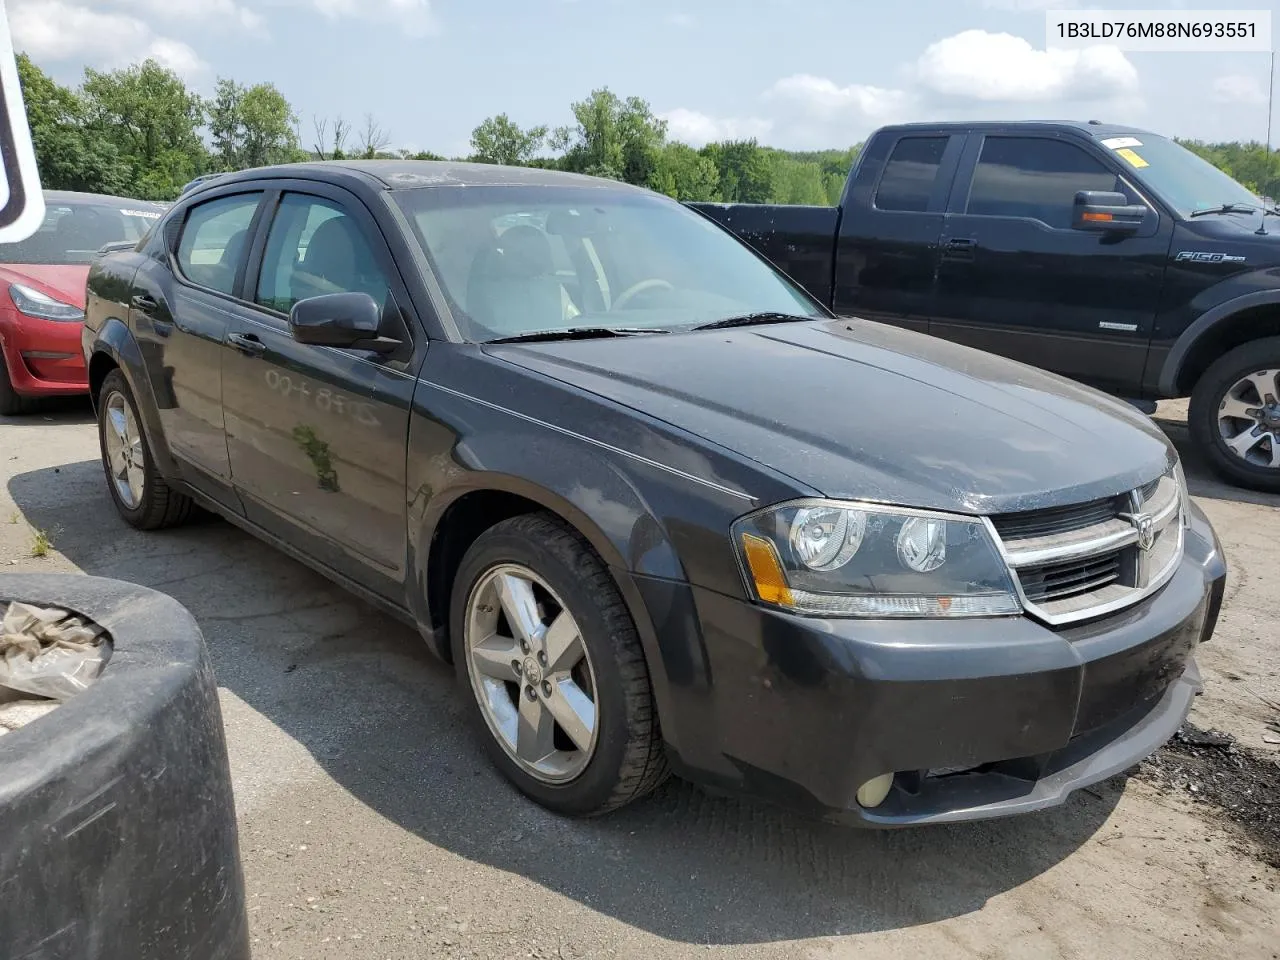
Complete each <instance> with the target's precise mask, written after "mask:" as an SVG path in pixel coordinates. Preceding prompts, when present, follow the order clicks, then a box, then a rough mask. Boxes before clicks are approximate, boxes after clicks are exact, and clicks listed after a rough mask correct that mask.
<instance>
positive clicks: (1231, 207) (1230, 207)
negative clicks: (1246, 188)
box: [1191, 203, 1258, 217]
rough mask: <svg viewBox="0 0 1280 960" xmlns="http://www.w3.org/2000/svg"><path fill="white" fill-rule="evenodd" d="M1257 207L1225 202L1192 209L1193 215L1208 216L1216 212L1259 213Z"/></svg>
mask: <svg viewBox="0 0 1280 960" xmlns="http://www.w3.org/2000/svg"><path fill="white" fill-rule="evenodd" d="M1257 212H1258V208H1257V207H1251V206H1249V205H1248V204H1244V203H1224V204H1221V205H1219V206H1216V207H1205V208H1204V209H1203V210H1192V211H1191V216H1193V217H1207V216H1209V215H1210V214H1215V213H1257Z"/></svg>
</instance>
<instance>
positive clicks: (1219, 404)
mask: <svg viewBox="0 0 1280 960" xmlns="http://www.w3.org/2000/svg"><path fill="white" fill-rule="evenodd" d="M1187 425H1188V427H1189V428H1190V430H1191V436H1192V439H1193V440H1194V441H1195V444H1196V447H1197V449H1199V450H1200V452H1201V453H1203V454H1204V457H1205V459H1206V460H1207V461H1208V463H1209V466H1210V467H1212V468H1213V471H1214V472H1215V473H1216V474H1218V476H1220V477H1222V478H1223V479H1224V480H1226V481H1227V482H1229V483H1233V484H1237V485H1239V486H1242V487H1250V488H1252V489H1254V490H1264V491H1267V492H1268V493H1280V337H1269V338H1267V339H1265V340H1254V341H1252V342H1251V343H1246V344H1242V345H1241V346H1239V347H1236V348H1235V349H1234V350H1231V351H1229V352H1227V353H1225V354H1223V355H1222V356H1221V357H1219V358H1218V359H1217V360H1215V361H1214V362H1213V363H1212V364H1211V365H1210V367H1209V369H1208V370H1206V371H1205V372H1204V375H1203V376H1201V377H1200V381H1199V382H1198V383H1197V384H1196V386H1195V390H1194V391H1193V393H1192V394H1191V406H1190V410H1189V412H1188V416H1187Z"/></svg>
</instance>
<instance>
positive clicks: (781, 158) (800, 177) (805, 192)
mask: <svg viewBox="0 0 1280 960" xmlns="http://www.w3.org/2000/svg"><path fill="white" fill-rule="evenodd" d="M772 162H773V202H774V203H797V204H809V205H812V206H824V205H825V204H826V203H827V188H826V184H825V183H824V182H823V179H822V167H821V165H819V164H817V163H815V162H813V161H812V160H799V159H797V158H795V157H794V156H790V155H788V154H785V153H782V152H778V153H775V154H774V155H773V157H772Z"/></svg>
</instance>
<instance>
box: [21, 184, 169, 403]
mask: <svg viewBox="0 0 1280 960" xmlns="http://www.w3.org/2000/svg"><path fill="white" fill-rule="evenodd" d="M44 202H45V219H44V223H43V224H42V225H41V226H40V229H39V230H37V231H36V232H35V233H34V234H33V235H32V236H30V237H28V238H27V239H26V240H23V241H22V242H21V243H6V244H0V414H14V413H21V412H22V411H23V410H24V409H25V408H26V407H27V406H28V405H29V403H28V401H29V400H30V399H32V398H35V397H52V396H66V395H68V394H84V393H88V391H89V381H88V376H87V374H86V371H85V366H84V356H83V354H82V353H81V352H80V328H81V323H82V321H83V320H84V294H85V281H86V280H87V279H88V275H89V260H90V258H92V256H93V255H94V254H95V253H96V252H97V251H98V250H99V249H100V248H101V247H103V246H104V245H106V244H108V243H114V242H119V241H125V240H132V241H135V242H136V241H138V240H140V239H142V237H143V236H144V235H145V234H146V233H147V231H148V230H150V229H151V227H152V225H153V224H154V223H155V222H156V221H157V220H158V219H159V218H160V214H161V213H163V212H164V210H165V206H164V205H162V204H158V203H148V202H146V201H142V200H129V199H126V198H124V197H108V196H103V195H100V194H95V193H71V192H66V191H61V190H46V191H45V194H44Z"/></svg>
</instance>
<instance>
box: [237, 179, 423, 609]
mask: <svg viewBox="0 0 1280 960" xmlns="http://www.w3.org/2000/svg"><path fill="white" fill-rule="evenodd" d="M314 189H316V190H317V192H319V190H320V188H314ZM324 192H325V193H326V194H332V195H325V196H318V195H313V194H311V193H301V192H297V193H295V192H285V193H283V194H282V195H281V197H280V201H279V204H278V205H277V206H276V209H275V210H274V213H273V215H272V219H271V224H270V227H269V229H268V231H267V234H266V238H265V243H262V244H260V246H261V253H260V261H261V266H260V269H259V270H258V272H257V276H256V277H250V278H249V281H248V286H249V287H250V288H251V289H252V290H253V291H254V299H255V301H256V304H257V308H258V309H257V310H255V311H254V314H253V316H252V317H251V318H249V319H248V320H247V321H246V322H245V323H244V324H242V325H241V326H240V327H239V328H238V330H237V331H236V333H237V337H236V338H235V340H234V342H232V343H231V344H229V348H228V350H227V352H226V357H225V359H224V371H225V372H224V382H225V384H226V411H227V444H228V449H229V450H230V455H231V474H232V478H233V480H234V482H235V486H236V490H237V491H238V492H239V493H240V495H241V498H242V499H243V500H244V504H245V512H246V515H247V516H248V517H249V519H251V520H253V521H254V522H255V523H257V524H258V525H260V526H262V527H263V528H265V529H267V530H268V532H271V533H275V534H277V535H279V536H283V537H286V538H287V539H289V541H290V542H292V543H295V544H302V545H303V546H304V549H305V550H306V552H308V553H309V554H311V555H312V556H315V557H316V558H317V559H320V560H321V561H323V562H324V563H326V564H328V565H329V566H331V567H333V568H334V569H336V570H338V571H339V572H340V573H342V574H344V575H346V576H348V577H350V578H352V579H354V580H356V581H358V582H359V583H361V584H362V585H364V586H365V587H367V588H369V589H372V590H375V591H377V592H379V593H382V594H384V595H387V596H392V597H394V598H396V599H398V600H401V601H402V600H403V596H402V593H403V590H402V583H403V574H404V564H405V544H406V503H405V444H406V443H407V438H408V429H409V405H410V402H411V400H412V396H413V385H414V382H415V378H414V376H413V375H412V370H413V369H414V368H415V365H414V364H413V363H411V362H402V361H397V360H395V359H389V358H386V357H380V356H377V355H375V354H372V353H370V352H368V351H360V350H341V349H337V348H332V347H319V346H313V345H308V344H302V343H298V342H297V341H296V340H294V339H293V337H292V336H291V335H290V333H289V326H288V311H289V310H290V309H291V308H292V307H293V305H294V304H295V303H297V302H298V301H299V300H303V299H307V298H309V297H314V296H319V295H322V294H327V293H347V292H363V293H368V294H370V295H371V296H373V298H374V299H375V300H376V301H377V302H378V303H379V304H381V305H382V307H383V316H384V323H385V324H386V326H385V327H384V332H385V333H387V335H390V336H395V337H396V338H397V339H402V340H406V341H407V340H408V339H409V331H408V326H409V325H408V324H406V323H404V319H403V315H402V314H401V312H400V304H402V303H405V302H407V300H408V297H407V295H405V294H404V293H403V291H402V290H401V288H400V285H399V280H398V278H396V275H395V269H394V266H393V265H392V263H391V259H390V253H389V251H388V250H387V248H386V245H385V242H384V241H383V239H382V236H381V234H380V232H379V231H378V228H377V225H376V223H375V222H374V221H373V218H372V217H371V216H369V215H368V213H367V211H365V210H364V208H363V207H360V206H359V205H358V203H357V201H355V200H354V198H351V199H349V200H348V199H346V198H345V196H344V195H343V194H342V192H341V191H338V190H336V188H325V191H324ZM251 259H252V260H254V261H256V260H257V259H259V258H258V257H257V256H255V257H254V258H251Z"/></svg>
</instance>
